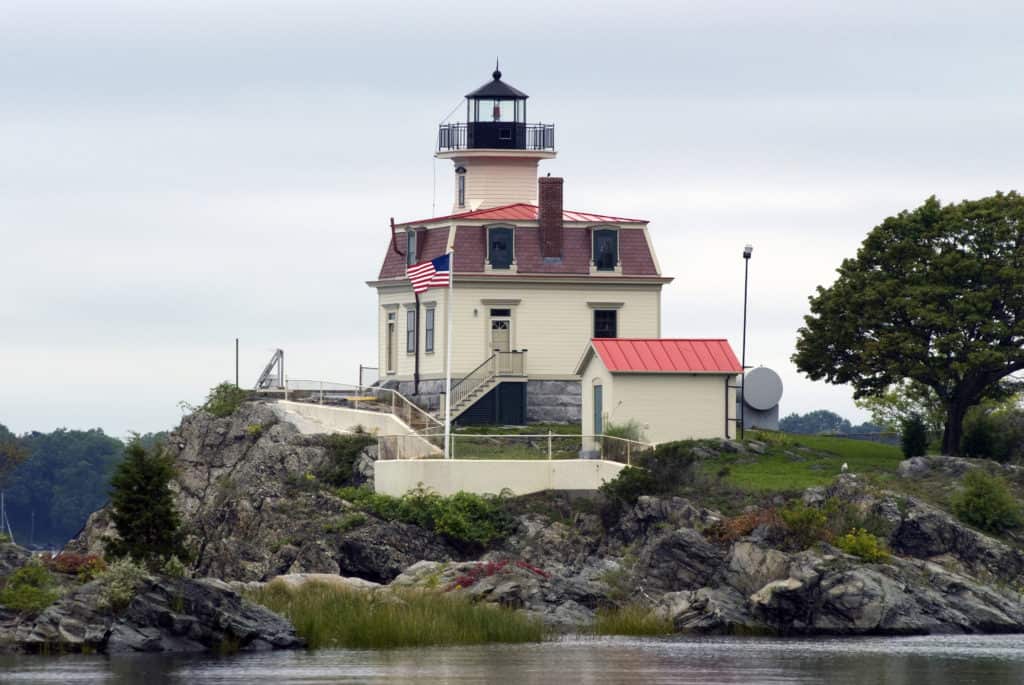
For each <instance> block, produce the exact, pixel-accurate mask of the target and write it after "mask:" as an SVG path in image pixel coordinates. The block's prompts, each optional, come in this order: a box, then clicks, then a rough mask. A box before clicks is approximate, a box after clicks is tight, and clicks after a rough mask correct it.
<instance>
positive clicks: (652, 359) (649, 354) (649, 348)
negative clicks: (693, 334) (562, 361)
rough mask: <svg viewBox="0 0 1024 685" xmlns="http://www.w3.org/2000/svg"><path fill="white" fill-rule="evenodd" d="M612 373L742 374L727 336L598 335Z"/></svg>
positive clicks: (600, 352)
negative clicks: (638, 336)
mask: <svg viewBox="0 0 1024 685" xmlns="http://www.w3.org/2000/svg"><path fill="white" fill-rule="evenodd" d="M591 342H592V344H593V346H594V351H595V352H597V354H598V356H599V357H600V358H601V361H602V362H604V365H605V366H606V367H607V368H608V370H609V371H612V372H616V371H619V372H634V373H636V372H648V373H651V372H653V373H658V372H660V373H726V374H733V373H740V360H739V359H737V358H736V354H735V353H734V352H733V351H732V348H731V347H730V346H729V341H728V340H725V339H723V338H716V339H693V338H595V339H594V340H592V341H591Z"/></svg>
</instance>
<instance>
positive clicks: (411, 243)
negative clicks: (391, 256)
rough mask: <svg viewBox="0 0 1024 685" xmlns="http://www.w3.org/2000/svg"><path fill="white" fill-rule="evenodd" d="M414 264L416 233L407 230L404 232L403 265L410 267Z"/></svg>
mask: <svg viewBox="0 0 1024 685" xmlns="http://www.w3.org/2000/svg"><path fill="white" fill-rule="evenodd" d="M415 263H416V231H415V230H412V229H409V230H408V231H406V232H405V264H406V266H412V265H413V264H415Z"/></svg>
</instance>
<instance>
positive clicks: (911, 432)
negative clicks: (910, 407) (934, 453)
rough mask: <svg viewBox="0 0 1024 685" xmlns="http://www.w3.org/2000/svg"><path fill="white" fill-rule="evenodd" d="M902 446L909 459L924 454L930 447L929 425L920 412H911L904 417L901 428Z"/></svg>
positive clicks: (904, 454) (905, 455)
mask: <svg viewBox="0 0 1024 685" xmlns="http://www.w3.org/2000/svg"><path fill="white" fill-rule="evenodd" d="M900 446H901V447H902V448H903V456H904V457H906V458H907V459H909V458H911V457H923V456H924V453H925V451H926V450H927V449H928V427H927V425H925V422H924V419H923V418H921V415H920V414H911V415H910V416H909V417H907V418H906V419H904V421H903V425H902V426H901V430H900Z"/></svg>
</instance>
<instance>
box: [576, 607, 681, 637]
mask: <svg viewBox="0 0 1024 685" xmlns="http://www.w3.org/2000/svg"><path fill="white" fill-rule="evenodd" d="M591 630H592V632H593V633H594V634H595V635H635V636H654V635H671V634H672V633H673V632H674V631H673V626H672V621H670V620H669V619H667V618H663V617H660V616H657V615H655V614H654V612H652V611H651V610H650V608H648V607H644V606H639V605H635V604H630V605H626V606H624V607H621V608H618V609H598V610H597V615H596V616H595V618H594V625H593V627H592V629H591Z"/></svg>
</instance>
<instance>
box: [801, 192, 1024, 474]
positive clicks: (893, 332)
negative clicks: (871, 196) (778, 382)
mask: <svg viewBox="0 0 1024 685" xmlns="http://www.w3.org/2000/svg"><path fill="white" fill-rule="evenodd" d="M838 271H839V277H838V278H837V279H836V281H835V283H833V284H832V285H831V286H830V287H828V288H822V287H819V288H818V290H817V294H816V295H813V296H811V298H810V303H811V313H810V314H809V315H808V316H806V317H804V321H805V324H806V325H805V326H804V327H802V328H801V329H800V331H799V337H798V340H797V345H796V354H794V355H793V361H794V363H795V364H796V365H797V368H799V369H800V370H801V371H803V372H804V373H806V374H807V375H808V376H810V377H811V378H812V379H814V380H820V379H824V380H825V381H827V382H829V383H838V384H843V383H849V384H850V385H852V386H853V388H854V397H855V398H865V397H872V396H881V395H883V394H884V393H885V392H886V390H887V389H888V388H890V386H893V385H896V384H899V383H902V382H904V381H907V380H911V381H915V382H917V383H920V384H922V385H925V386H927V387H929V388H931V389H932V390H933V391H934V393H935V396H936V397H937V398H938V400H939V401H940V402H941V403H942V406H943V408H944V411H945V426H944V429H943V438H942V449H943V452H945V453H946V454H959V451H960V438H961V433H962V430H963V419H964V415H965V414H966V413H967V410H968V409H969V408H970V407H972V406H974V405H976V404H978V403H980V402H981V401H982V400H984V399H987V398H996V397H998V396H1000V395H1002V394H1004V393H1005V392H1007V390H1008V389H1012V385H1010V384H1008V383H1006V382H1005V379H1007V377H1008V376H1011V374H1014V373H1015V372H1017V371H1020V370H1022V369H1024V198H1022V197H1021V196H1020V195H1018V194H1017V193H1016V192H1010V193H1005V194H1004V193H997V194H995V195H993V196H991V197H987V198H983V199H981V200H973V201H965V202H962V203H960V204H951V205H945V206H943V205H942V204H941V203H940V202H939V201H938V200H937V199H935V197H931V198H929V199H928V200H927V201H926V202H925V203H924V204H923V205H921V206H920V207H918V208H917V209H915V210H913V211H904V212H901V213H900V214H898V215H897V216H894V217H889V218H888V219H886V220H885V221H883V222H882V224H881V225H879V226H877V227H876V228H875V229H874V230H872V231H871V233H870V234H868V237H867V238H866V239H865V240H864V243H863V244H862V245H861V248H860V250H859V251H858V252H857V256H856V257H855V258H853V259H847V260H845V261H843V263H842V266H840V267H839V270H838Z"/></svg>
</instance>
